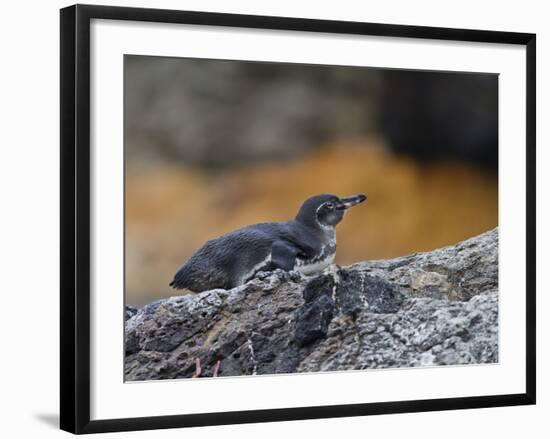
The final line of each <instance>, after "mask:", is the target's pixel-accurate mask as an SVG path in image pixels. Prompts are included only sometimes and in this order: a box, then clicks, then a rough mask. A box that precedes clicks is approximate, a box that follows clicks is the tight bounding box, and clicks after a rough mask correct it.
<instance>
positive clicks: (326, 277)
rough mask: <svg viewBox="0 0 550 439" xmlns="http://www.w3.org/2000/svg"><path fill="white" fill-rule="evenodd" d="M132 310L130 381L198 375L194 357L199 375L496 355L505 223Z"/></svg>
mask: <svg viewBox="0 0 550 439" xmlns="http://www.w3.org/2000/svg"><path fill="white" fill-rule="evenodd" d="M126 319H127V320H126V323H125V325H126V326H125V338H126V345H125V350H126V357H125V377H126V379H127V380H130V381H135V380H156V379H166V378H185V377H191V376H193V374H194V373H195V370H196V358H199V359H200V362H201V369H202V375H201V376H212V375H213V374H218V376H236V375H253V374H258V375H260V374H274V373H294V372H316V371H336V370H357V369H368V368H388V367H414V366H439V365H441V366H442V365H453V364H478V363H494V362H497V361H498V229H494V230H492V231H490V232H487V233H485V234H483V235H479V236H477V237H475V238H472V239H469V240H467V241H463V242H461V243H458V244H456V245H453V246H449V247H445V248H442V249H438V250H434V251H431V252H426V253H418V254H414V255H411V256H406V257H402V258H396V259H390V260H380V261H366V262H359V263H356V264H353V265H351V266H348V267H343V268H340V267H332V270H331V271H329V272H326V273H324V274H320V275H318V276H315V277H309V278H307V277H305V276H302V275H300V274H299V273H294V272H292V273H287V272H283V271H280V270H277V271H275V272H273V273H268V274H263V275H262V276H259V277H258V278H256V279H253V280H252V281H250V282H248V283H247V284H245V285H242V286H239V287H237V288H233V289H232V290H227V291H226V290H220V289H218V290H212V291H205V292H203V293H200V294H190V295H185V296H179V297H172V298H169V299H163V300H159V301H156V302H153V303H151V304H149V305H147V306H145V307H144V308H142V309H140V310H137V311H136V310H135V309H133V308H132V307H129V308H127V312H126ZM218 361H219V369H217V368H216V365H217V364H218Z"/></svg>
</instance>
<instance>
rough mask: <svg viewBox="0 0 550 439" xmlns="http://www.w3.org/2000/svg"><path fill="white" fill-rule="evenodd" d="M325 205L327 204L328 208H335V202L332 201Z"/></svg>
mask: <svg viewBox="0 0 550 439" xmlns="http://www.w3.org/2000/svg"><path fill="white" fill-rule="evenodd" d="M325 206H327V209H330V210H332V209H334V203H331V202H330V201H329V202H328V203H326V204H325Z"/></svg>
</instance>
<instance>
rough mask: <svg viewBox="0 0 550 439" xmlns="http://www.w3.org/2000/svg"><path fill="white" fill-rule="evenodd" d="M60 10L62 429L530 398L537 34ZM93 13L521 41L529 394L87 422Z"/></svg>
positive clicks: (377, 410)
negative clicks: (524, 87) (524, 85)
mask: <svg viewBox="0 0 550 439" xmlns="http://www.w3.org/2000/svg"><path fill="white" fill-rule="evenodd" d="M60 13H61V19H60V24H61V42H60V43H61V60H60V61H61V65H60V70H61V75H60V76H61V83H60V85H61V86H60V88H61V114H60V122H61V127H60V129H61V152H60V160H61V188H60V189H61V212H60V213H61V222H60V227H61V273H60V275H61V291H60V293H61V294H60V296H61V304H60V305H61V322H60V324H61V328H60V329H61V351H60V355H61V358H60V361H61V370H60V379H61V387H60V393H61V398H60V402H61V403H60V426H61V428H62V429H63V430H66V431H69V432H72V433H77V434H78V433H98V432H112V431H128V430H145V429H159V428H173V427H192V426H206V425H220V424H239V423H250V422H268V421H269V422H273V421H284V420H301V419H314V418H325V417H346V416H364V415H374V414H387V413H404V412H426V411H436V410H451V409H467V408H468V409H469V408H481V407H496V406H514V405H527V404H535V400H536V351H535V345H536V339H535V327H536V321H535V257H536V256H535V239H536V238H535V130H536V126H535V105H536V104H535V87H536V85H535V63H536V61H535V59H536V58H535V57H536V55H535V52H536V36H535V34H530V33H515V32H497V31H484V30H466V29H447V28H436V27H424V26H403V25H389V24H376V23H359V22H344V21H329V20H313V19H302V18H287V17H267V16H252V15H234V14H221V13H210V12H187V11H176V10H159V9H142V8H127V7H111V6H89V5H74V6H70V7H67V8H64V9H61V12H60ZM92 19H106V20H133V21H142V22H160V23H182V24H194V25H208V26H229V27H241V28H256V29H275V30H293V31H303V32H325V33H333V34H357V35H372V36H385V37H407V38H424V39H438V40H454V41H469V42H485V43H504V44H515V45H524V46H526V59H527V62H526V66H525V67H526V75H527V76H526V78H527V90H526V97H527V101H526V109H527V111H526V146H527V151H526V154H527V182H526V183H527V210H526V218H527V236H526V242H527V248H526V252H527V253H526V254H527V258H526V269H527V271H526V272H527V285H526V292H527V297H526V322H527V326H526V357H525V364H526V376H525V383H526V392H525V393H518V394H508V395H494V396H474V397H460V398H445V399H430V400H416V401H393V402H383V403H366V404H347V405H335V406H317V407H299V408H284V409H270V410H252V411H239V412H224V413H201V414H181V415H173V416H151V417H141V418H128V419H104V420H90V350H89V346H90V213H91V210H90V21H91V20H92Z"/></svg>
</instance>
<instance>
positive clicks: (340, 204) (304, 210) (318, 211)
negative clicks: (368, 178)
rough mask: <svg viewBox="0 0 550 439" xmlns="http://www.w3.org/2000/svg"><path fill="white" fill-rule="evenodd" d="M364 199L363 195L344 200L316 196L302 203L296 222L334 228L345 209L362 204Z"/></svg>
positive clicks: (330, 195)
mask: <svg viewBox="0 0 550 439" xmlns="http://www.w3.org/2000/svg"><path fill="white" fill-rule="evenodd" d="M366 199H367V197H366V196H365V195H363V194H357V195H352V196H350V197H345V198H340V197H337V196H336V195H332V194H323V195H316V196H314V197H311V198H308V199H307V200H306V201H304V204H302V207H301V208H300V211H299V212H298V215H297V216H296V220H298V221H300V222H302V223H305V224H307V225H312V224H313V225H319V226H321V227H334V226H336V224H338V223H339V222H340V221H342V218H344V214H345V213H346V210H347V209H349V208H350V207H353V206H355V205H356V204H359V203H362V202H363V201H365V200H366Z"/></svg>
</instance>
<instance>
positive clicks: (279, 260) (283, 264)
mask: <svg viewBox="0 0 550 439" xmlns="http://www.w3.org/2000/svg"><path fill="white" fill-rule="evenodd" d="M298 253H300V249H298V248H297V247H296V246H294V245H292V244H291V243H289V242H286V241H275V242H274V243H273V244H272V246H271V267H270V268H271V269H272V270H276V269H277V268H280V269H282V270H284V271H292V270H293V269H294V264H295V263H296V255H298Z"/></svg>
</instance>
